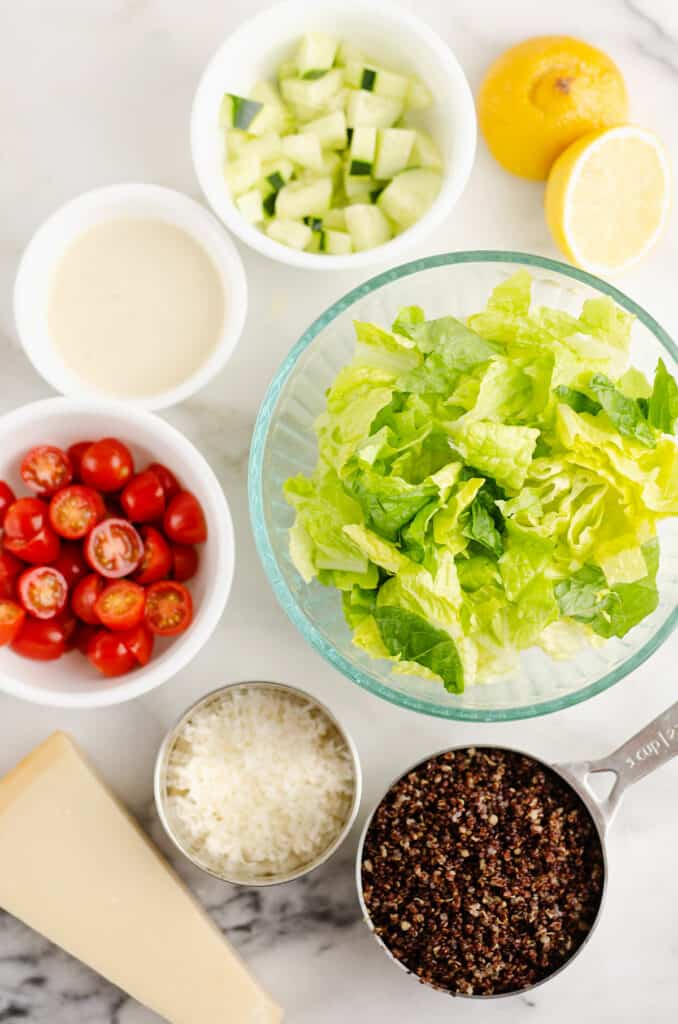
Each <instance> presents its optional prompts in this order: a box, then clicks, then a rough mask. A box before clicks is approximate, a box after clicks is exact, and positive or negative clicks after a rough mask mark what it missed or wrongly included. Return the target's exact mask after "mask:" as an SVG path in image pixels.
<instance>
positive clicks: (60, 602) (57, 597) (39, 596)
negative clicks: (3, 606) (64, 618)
mask: <svg viewBox="0 0 678 1024" xmlns="http://www.w3.org/2000/svg"><path fill="white" fill-rule="evenodd" d="M18 592H19V600H20V601H21V604H22V605H23V606H24V608H25V609H26V611H27V612H28V613H29V614H30V615H34V616H35V618H36V619H53V618H54V616H55V615H58V614H59V612H60V611H63V609H64V608H65V607H66V598H67V597H68V584H67V583H66V580H65V579H64V577H63V576H62V575H61V573H60V572H59V571H58V570H57V569H54V568H52V566H51V565H43V566H40V568H39V569H27V570H26V572H23V573H22V574H21V576H20V577H19V583H18Z"/></svg>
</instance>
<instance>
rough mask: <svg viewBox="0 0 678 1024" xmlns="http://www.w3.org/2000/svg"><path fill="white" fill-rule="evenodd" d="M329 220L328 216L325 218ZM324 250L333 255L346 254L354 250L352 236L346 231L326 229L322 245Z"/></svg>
mask: <svg viewBox="0 0 678 1024" xmlns="http://www.w3.org/2000/svg"><path fill="white" fill-rule="evenodd" d="M325 221H326V222H327V218H325ZM320 248H321V251H322V252H326V253H329V254H330V255H332V256H345V255H346V253H349V252H353V243H352V241H351V236H350V235H349V234H348V232H346V231H331V230H329V229H328V230H326V231H325V232H323V241H322V244H321V246H320Z"/></svg>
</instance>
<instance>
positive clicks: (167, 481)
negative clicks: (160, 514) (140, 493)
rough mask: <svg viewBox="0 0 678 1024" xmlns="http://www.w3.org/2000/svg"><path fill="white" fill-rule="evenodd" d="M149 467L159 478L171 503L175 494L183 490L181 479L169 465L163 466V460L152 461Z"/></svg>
mask: <svg viewBox="0 0 678 1024" xmlns="http://www.w3.org/2000/svg"><path fill="white" fill-rule="evenodd" d="M148 469H150V470H152V472H153V473H155V475H156V476H157V478H158V479H159V481H160V486H161V487H162V489H163V492H164V494H165V501H166V502H167V504H168V505H169V503H170V501H171V500H172V498H173V497H174V495H175V494H178V493H179V491H180V490H181V487H180V486H179V481H178V480H177V478H176V477H175V475H174V473H172V471H171V470H169V469H168V468H167V466H163V464H162V462H152V463H151V464H150V466H148Z"/></svg>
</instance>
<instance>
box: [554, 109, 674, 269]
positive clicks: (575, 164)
mask: <svg viewBox="0 0 678 1024" xmlns="http://www.w3.org/2000/svg"><path fill="white" fill-rule="evenodd" d="M670 192H671V184H670V171H669V163H668V159H667V157H666V153H665V152H664V149H663V147H662V144H661V142H660V141H659V140H658V139H657V138H656V137H655V136H654V135H653V134H652V133H651V132H647V131H645V130H644V129H642V128H637V127H636V126H635V125H623V126H620V127H617V128H609V129H607V130H605V131H602V132H595V133H592V134H590V135H586V136H584V137H583V138H581V139H579V140H578V141H577V142H575V143H574V144H573V145H572V146H570V147H569V148H568V149H566V150H565V152H564V153H563V154H562V155H561V156H560V157H559V158H558V160H556V162H555V164H554V165H553V168H552V170H551V173H550V175H549V180H548V184H547V187H546V200H545V203H546V219H547V222H548V225H549V228H550V230H551V233H552V234H553V237H554V239H555V241H556V243H557V245H558V246H559V247H560V248H561V249H562V250H563V252H564V253H565V255H566V256H567V257H568V259H570V260H571V261H572V262H573V263H576V264H577V265H578V266H580V267H583V268H584V269H586V270H590V271H593V272H594V273H598V274H608V275H610V274H614V273H620V272H621V271H622V270H625V269H626V268H627V267H629V266H631V265H632V264H634V263H636V262H637V260H639V259H640V258H641V257H642V256H643V255H644V254H645V253H646V252H647V251H648V250H649V249H650V248H651V247H652V246H653V245H654V243H655V242H656V241H657V239H658V238H659V236H660V235H661V232H662V229H663V228H664V225H665V223H666V219H667V215H668V209H669V202H670Z"/></svg>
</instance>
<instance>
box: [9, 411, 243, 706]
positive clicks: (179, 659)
mask: <svg viewBox="0 0 678 1024" xmlns="http://www.w3.org/2000/svg"><path fill="white" fill-rule="evenodd" d="M60 411H61V412H63V413H72V414H73V415H74V416H77V414H78V413H95V414H96V415H102V416H104V417H105V416H107V415H114V416H117V417H120V418H124V419H125V420H126V421H127V422H128V423H129V425H130V429H131V430H133V429H134V427H135V425H136V424H139V423H141V424H144V425H146V427H148V428H150V430H152V431H153V433H154V434H155V436H157V438H158V440H161V439H162V438H163V437H164V438H165V439H168V438H171V440H172V444H173V445H175V446H176V448H178V449H179V450H180V451H181V452H183V454H184V455H185V458H186V461H187V462H193V463H194V464H196V465H197V466H198V467H199V470H200V474H201V480H203V481H204V487H205V494H206V495H209V498H210V501H211V502H213V503H214V504H215V506H217V507H218V509H219V514H218V516H217V517H215V526H216V529H215V531H214V532H215V535H216V534H218V535H219V540H218V542H217V545H216V555H217V569H218V571H217V573H216V581H217V582H216V585H215V586H214V588H213V589H212V591H211V592H209V593H207V594H206V595H205V597H204V599H203V601H202V603H201V605H200V606H199V611H200V612H202V616H201V618H200V619H198V616H197V615H196V620H195V621H194V622H193V624H192V627H191V628H190V629H188V630H187V632H186V633H185V634H184V635H183V636H181V637H177V638H176V641H178V643H177V642H175V645H174V649H173V650H172V651H171V653H170V656H169V658H168V659H167V662H166V663H165V664H164V666H160V665H159V664H157V663H156V664H155V665H154V663H153V661H151V662H150V663H149V664H148V665H147V666H142V667H140V668H139V669H138V670H137V672H135V674H134V675H132V676H130V677H129V679H128V681H125V677H122V678H121V680H120V681H119V682H118V684H117V685H115V686H110V687H108V688H106V689H103V690H98V689H96V688H93V689H92V691H91V692H90V691H83V692H76V693H69V692H61V691H59V690H46V689H45V690H43V689H41V688H40V687H39V686H35V685H34V684H32V683H24V682H22V681H20V680H17V679H16V678H14V677H13V676H12V675H11V673H7V672H6V671H4V670H0V694H2V693H5V694H7V695H9V696H11V697H16V698H18V699H20V700H24V701H27V702H28V703H31V704H37V705H40V706H41V707H53V708H72V709H79V710H83V711H89V710H93V709H97V708H104V707H111V706H112V705H115V704H125V703H127V702H128V701H130V700H135V699H136V698H137V697H141V696H143V695H144V694H146V693H150V692H151V691H152V690H155V689H157V688H158V687H160V686H164V685H165V684H166V683H168V682H169V681H170V680H171V679H173V678H174V676H175V675H176V674H177V673H178V672H180V671H181V670H182V669H184V668H186V666H187V665H188V664H189V663H190V662H191V661H192V660H193V658H195V657H196V656H197V654H198V653H199V652H200V651H201V650H202V648H203V647H204V646H205V644H206V643H207V641H208V640H209V639H210V637H211V636H212V634H213V632H214V630H215V629H216V627H217V625H218V623H219V620H220V619H221V617H222V615H223V612H224V609H225V607H226V604H227V602H228V598H229V596H230V592H231V587H232V583H233V574H234V570H235V536H234V531H233V521H232V518H231V512H230V508H229V505H228V499H227V498H226V495H225V493H224V491H223V488H222V487H221V484H220V483H219V480H218V479H217V477H216V475H215V473H214V471H213V470H212V468H211V466H210V465H209V463H208V462H207V460H206V458H205V457H204V455H202V453H201V452H200V451H198V449H197V448H196V446H195V445H194V444H193V443H192V442H191V441H189V440H188V438H186V437H184V435H183V434H182V433H181V431H180V430H177V428H176V427H174V426H172V424H171V423H168V422H167V421H166V420H164V419H161V418H160V417H159V416H156V415H154V414H153V413H151V412H148V411H146V410H144V409H130V408H129V407H127V406H126V405H124V404H122V403H120V402H106V401H101V400H98V399H96V400H95V399H91V398H90V399H87V398H70V397H64V396H59V397H54V398H46V399H40V400H38V401H36V402H29V403H28V405H23V406H19V408H17V409H13V410H10V411H9V412H7V413H5V414H4V415H3V416H1V417H0V427H6V426H7V425H9V426H14V427H18V428H20V427H21V425H22V423H26V422H30V423H33V422H35V419H36V418H37V417H40V416H41V415H43V414H45V415H47V414H50V413H52V412H60ZM217 519H218V522H217V521H216V520H217Z"/></svg>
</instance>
